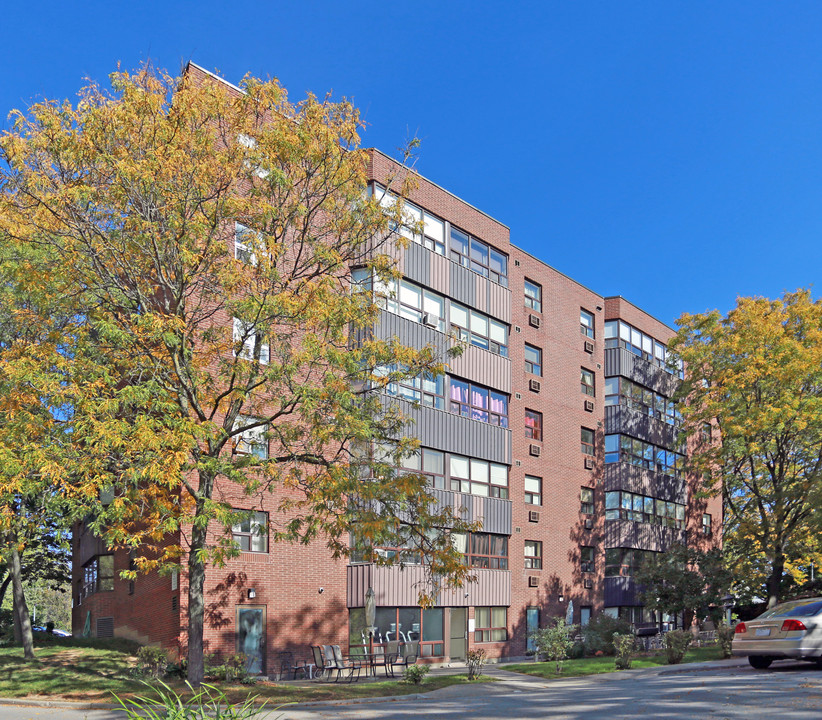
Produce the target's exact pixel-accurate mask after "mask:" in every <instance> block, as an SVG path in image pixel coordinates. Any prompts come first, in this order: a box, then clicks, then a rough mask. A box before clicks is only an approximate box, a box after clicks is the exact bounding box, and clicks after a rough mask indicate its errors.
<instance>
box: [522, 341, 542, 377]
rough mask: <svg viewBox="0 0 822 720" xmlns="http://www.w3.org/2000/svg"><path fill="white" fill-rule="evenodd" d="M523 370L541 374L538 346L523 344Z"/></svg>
mask: <svg viewBox="0 0 822 720" xmlns="http://www.w3.org/2000/svg"><path fill="white" fill-rule="evenodd" d="M525 372H527V373H531V374H532V375H542V350H540V349H539V348H538V347H534V346H533V345H526V346H525Z"/></svg>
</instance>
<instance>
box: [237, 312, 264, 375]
mask: <svg viewBox="0 0 822 720" xmlns="http://www.w3.org/2000/svg"><path fill="white" fill-rule="evenodd" d="M233 337H234V344H235V346H236V347H235V349H234V356H235V357H241V358H244V359H245V360H256V359H258V358H259V361H260V364H261V365H268V343H266V342H263V341H262V339H261V338H260V337H259V336H258V334H257V330H256V329H255V327H254V324H253V323H246V322H243V321H242V320H240V319H239V318H234V329H233ZM237 348H239V352H238V350H237Z"/></svg>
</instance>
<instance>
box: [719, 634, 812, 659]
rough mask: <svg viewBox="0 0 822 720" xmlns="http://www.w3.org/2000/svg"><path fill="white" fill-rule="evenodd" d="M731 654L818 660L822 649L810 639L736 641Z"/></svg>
mask: <svg viewBox="0 0 822 720" xmlns="http://www.w3.org/2000/svg"><path fill="white" fill-rule="evenodd" d="M731 652H732V653H733V654H734V655H735V656H737V657H748V656H750V655H764V656H767V657H774V658H818V657H822V647H820V646H819V644H817V643H812V642H809V641H808V638H801V637H800V638H784V639H778V640H776V639H774V640H765V639H763V640H746V641H742V642H740V641H739V640H736V639H734V643H733V646H732V648H731Z"/></svg>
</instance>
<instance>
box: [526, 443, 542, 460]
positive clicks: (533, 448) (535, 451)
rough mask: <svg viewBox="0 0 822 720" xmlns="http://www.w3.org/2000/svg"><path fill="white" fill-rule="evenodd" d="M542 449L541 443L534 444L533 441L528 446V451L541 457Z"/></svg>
mask: <svg viewBox="0 0 822 720" xmlns="http://www.w3.org/2000/svg"><path fill="white" fill-rule="evenodd" d="M541 451H542V448H541V447H540V446H539V445H534V444H533V443H532V444H531V445H530V446H529V447H528V452H529V453H530V454H531V455H533V456H534V457H539V454H540V452H541Z"/></svg>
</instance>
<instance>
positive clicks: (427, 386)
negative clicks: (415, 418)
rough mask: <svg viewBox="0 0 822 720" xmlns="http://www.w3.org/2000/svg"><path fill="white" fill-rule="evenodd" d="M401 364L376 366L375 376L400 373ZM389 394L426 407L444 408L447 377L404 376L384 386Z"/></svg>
mask: <svg viewBox="0 0 822 720" xmlns="http://www.w3.org/2000/svg"><path fill="white" fill-rule="evenodd" d="M399 372H400V366H399V365H384V366H382V367H379V368H375V370H374V376H375V377H378V378H379V377H386V376H387V375H390V374H391V373H399ZM384 391H385V393H386V394H387V395H392V396H394V397H399V398H402V399H403V400H408V402H412V403H417V404H419V405H424V406H426V407H433V408H437V409H438V410H442V409H444V407H445V378H444V377H443V376H442V375H437V376H436V377H435V376H433V375H429V374H425V375H422V376H419V375H418V376H417V377H402V378H401V379H399V380H396V381H394V382H390V383H388V384H387V385H385V387H384Z"/></svg>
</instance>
